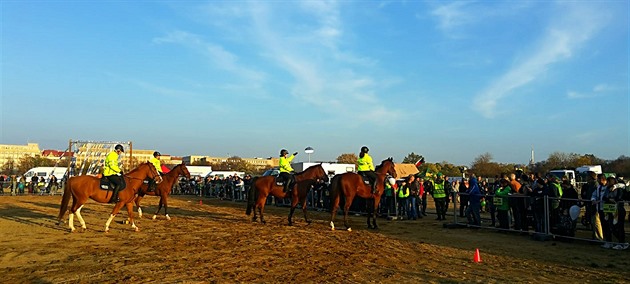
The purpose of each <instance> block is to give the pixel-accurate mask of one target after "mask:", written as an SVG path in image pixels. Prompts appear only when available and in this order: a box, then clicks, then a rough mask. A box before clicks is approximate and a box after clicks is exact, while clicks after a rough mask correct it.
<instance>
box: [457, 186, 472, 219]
mask: <svg viewBox="0 0 630 284" xmlns="http://www.w3.org/2000/svg"><path fill="white" fill-rule="evenodd" d="M466 184H468V185H466ZM469 186H470V182H469V181H464V179H462V182H460V183H459V190H458V191H459V217H464V212H468V210H467V209H468V187H469Z"/></svg>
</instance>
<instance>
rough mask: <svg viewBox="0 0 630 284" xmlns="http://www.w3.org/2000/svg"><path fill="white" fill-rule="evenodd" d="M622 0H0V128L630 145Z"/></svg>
mask: <svg viewBox="0 0 630 284" xmlns="http://www.w3.org/2000/svg"><path fill="white" fill-rule="evenodd" d="M628 3H629V2H628V1H453V2H450V1H155V2H154V1H85V2H81V1H28V0H25V1H2V2H1V3H0V5H1V13H2V14H1V16H2V17H1V18H2V20H1V32H2V34H1V59H2V62H1V64H2V69H1V74H0V75H1V78H2V81H1V90H2V98H1V103H2V107H1V111H2V115H1V120H2V121H1V125H2V130H1V137H0V143H2V144H25V143H26V142H27V141H30V142H38V143H40V148H46V149H49V148H53V149H65V148H66V147H67V144H68V140H69V139H73V140H110V141H133V143H134V148H139V149H157V150H159V151H161V152H162V153H165V154H172V155H180V156H182V155H191V154H192V155H211V156H226V155H228V154H229V155H231V156H232V155H237V156H241V157H269V156H277V155H278V152H279V150H280V149H281V148H287V149H289V150H290V151H299V152H300V153H301V155H299V156H298V157H299V159H301V160H304V159H306V158H307V156H306V155H305V154H304V153H303V149H304V148H305V147H307V146H311V147H313V148H314V149H315V153H314V154H313V155H312V159H313V160H334V159H335V158H336V157H337V156H338V155H340V154H342V153H357V152H358V151H359V148H360V147H361V146H362V145H367V146H368V147H370V149H371V151H370V153H371V154H372V156H373V157H374V158H375V159H378V160H381V159H384V158H387V157H390V156H392V157H394V158H395V159H396V160H397V161H401V160H402V159H403V158H404V157H405V156H406V155H407V154H408V153H410V152H415V153H418V154H422V155H424V156H425V157H426V158H427V161H429V162H438V161H443V160H447V161H450V162H453V163H456V164H469V163H470V162H471V161H472V160H473V159H474V158H475V157H477V156H479V155H480V154H483V153H485V152H490V153H492V154H493V156H494V159H495V160H496V161H498V162H514V163H527V161H528V159H529V155H530V148H531V147H532V145H533V146H534V148H535V150H536V158H537V160H541V159H546V158H547V156H548V155H549V154H550V153H552V152H554V151H561V152H575V153H580V154H586V153H592V154H595V155H596V156H599V157H602V158H605V159H615V158H617V157H618V156H620V155H630V154H629V153H630V142H629V141H630V134H629V130H628V129H629V128H630V126H629V120H630V115H629V108H630V101H629V98H628V93H629V66H628V65H629V57H628V54H629V50H630V47H629V46H628V45H629V42H630V38H629V26H630V24H629V15H628V11H629V4H628Z"/></svg>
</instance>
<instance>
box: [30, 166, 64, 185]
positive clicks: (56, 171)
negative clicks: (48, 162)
mask: <svg viewBox="0 0 630 284" xmlns="http://www.w3.org/2000/svg"><path fill="white" fill-rule="evenodd" d="M66 170H67V169H66V167H37V168H32V169H30V170H28V171H27V172H26V173H25V174H24V177H25V178H26V181H27V182H30V181H31V178H33V176H37V177H38V178H42V177H43V178H44V180H45V181H46V182H45V183H46V185H48V182H49V181H50V176H52V175H55V177H56V178H57V180H61V179H62V178H63V176H64V175H65V174H66Z"/></svg>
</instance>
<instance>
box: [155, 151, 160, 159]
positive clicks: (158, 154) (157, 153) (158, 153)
mask: <svg viewBox="0 0 630 284" xmlns="http://www.w3.org/2000/svg"><path fill="white" fill-rule="evenodd" d="M158 156H162V154H160V152H158V151H155V152H153V157H156V158H157V157H158Z"/></svg>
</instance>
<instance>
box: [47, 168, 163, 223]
mask: <svg viewBox="0 0 630 284" xmlns="http://www.w3.org/2000/svg"><path fill="white" fill-rule="evenodd" d="M124 178H125V183H126V184H127V186H126V187H125V188H124V189H123V190H121V191H119V192H118V198H119V199H120V201H119V202H118V203H116V205H114V209H113V210H112V213H111V215H110V216H109V219H107V222H106V223H105V232H109V224H110V223H111V222H112V220H113V219H114V217H116V214H118V211H120V209H121V208H122V207H123V206H124V205H126V206H127V213H128V214H129V218H130V223H131V227H132V228H133V229H134V230H136V231H138V227H137V226H136V224H135V223H134V221H133V200H134V199H135V198H136V193H137V192H138V189H139V188H140V186H141V185H142V183H143V181H144V180H145V179H146V178H151V179H153V180H155V179H157V183H160V182H161V181H162V177H160V175H159V174H158V172H157V170H156V169H155V166H154V165H153V164H151V163H143V164H141V165H139V166H138V167H137V168H135V169H134V170H132V171H131V172H129V173H127V174H125V175H124ZM111 196H112V192H110V191H107V190H103V189H101V186H100V178H98V177H94V176H87V175H86V176H76V177H71V178H70V179H68V182H67V183H66V189H65V190H64V192H63V197H62V198H61V208H60V209H59V216H58V217H57V219H58V221H59V222H58V223H59V224H61V223H63V221H62V220H61V219H62V218H63V216H64V215H65V214H66V211H67V210H68V202H69V201H70V197H72V207H71V208H70V217H69V220H68V225H69V227H70V230H71V231H72V232H74V231H75V230H76V229H75V228H74V215H75V214H76V215H77V219H79V222H80V223H81V228H83V229H84V230H85V229H87V228H86V226H85V221H84V220H83V217H82V216H81V209H82V208H83V205H84V204H85V202H87V201H88V199H89V198H91V199H92V200H94V201H96V202H99V203H107V202H109V200H110V198H111Z"/></svg>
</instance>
